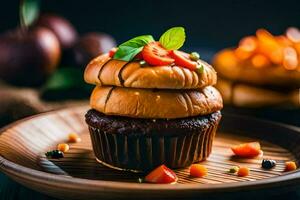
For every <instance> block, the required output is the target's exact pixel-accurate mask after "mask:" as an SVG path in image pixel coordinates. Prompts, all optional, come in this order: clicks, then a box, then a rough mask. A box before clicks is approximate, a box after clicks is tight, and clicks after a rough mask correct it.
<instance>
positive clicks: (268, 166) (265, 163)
mask: <svg viewBox="0 0 300 200" xmlns="http://www.w3.org/2000/svg"><path fill="white" fill-rule="evenodd" d="M275 165H276V161H275V160H269V159H263V161H262V163H261V166H262V168H264V169H272V168H273V167H275Z"/></svg>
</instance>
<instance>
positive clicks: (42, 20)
mask: <svg viewBox="0 0 300 200" xmlns="http://www.w3.org/2000/svg"><path fill="white" fill-rule="evenodd" d="M35 26H42V27H46V28H48V29H50V30H51V31H53V33H54V34H55V35H56V37H57V38H58V40H59V43H60V45H61V48H62V49H68V48H71V47H72V46H73V45H74V44H75V43H76V41H77V39H78V33H77V31H76V29H75V28H74V26H73V25H72V24H71V23H70V22H69V21H68V20H66V19H65V18H63V17H61V16H58V15H54V14H43V15H41V16H40V17H39V19H38V21H37V23H36V24H35Z"/></svg>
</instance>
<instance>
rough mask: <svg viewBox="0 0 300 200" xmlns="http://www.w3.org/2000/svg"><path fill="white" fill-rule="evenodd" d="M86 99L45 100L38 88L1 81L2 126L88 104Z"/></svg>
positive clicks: (0, 107)
mask: <svg viewBox="0 0 300 200" xmlns="http://www.w3.org/2000/svg"><path fill="white" fill-rule="evenodd" d="M87 104H88V98H86V99H84V100H60V101H45V100H42V99H41V98H40V92H39V90H38V89H32V88H19V87H18V88H17V87H13V86H9V85H6V84H4V83H2V82H0V126H1V127H2V126H4V125H6V124H8V123H11V122H13V121H16V120H18V119H22V118H24V117H27V116H30V115H34V114H38V113H41V112H46V111H50V110H55V109H59V108H66V107H71V106H76V105H78V106H79V105H87Z"/></svg>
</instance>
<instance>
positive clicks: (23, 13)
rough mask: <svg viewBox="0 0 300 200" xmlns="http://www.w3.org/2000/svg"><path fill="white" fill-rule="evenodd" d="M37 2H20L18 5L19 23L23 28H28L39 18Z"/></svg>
mask: <svg viewBox="0 0 300 200" xmlns="http://www.w3.org/2000/svg"><path fill="white" fill-rule="evenodd" d="M39 8H40V1H39V0H21V3H20V22H21V26H22V27H23V28H24V27H25V28H26V27H29V26H30V25H32V24H33V22H34V21H35V20H36V19H37V17H38V16H39Z"/></svg>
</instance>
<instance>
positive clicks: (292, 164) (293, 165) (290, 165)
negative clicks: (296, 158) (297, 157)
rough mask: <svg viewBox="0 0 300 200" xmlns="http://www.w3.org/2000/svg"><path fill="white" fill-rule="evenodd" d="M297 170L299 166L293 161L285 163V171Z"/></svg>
mask: <svg viewBox="0 0 300 200" xmlns="http://www.w3.org/2000/svg"><path fill="white" fill-rule="evenodd" d="M296 169H297V165H296V163H295V162H293V161H289V162H285V171H286V172H289V171H294V170H296Z"/></svg>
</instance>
